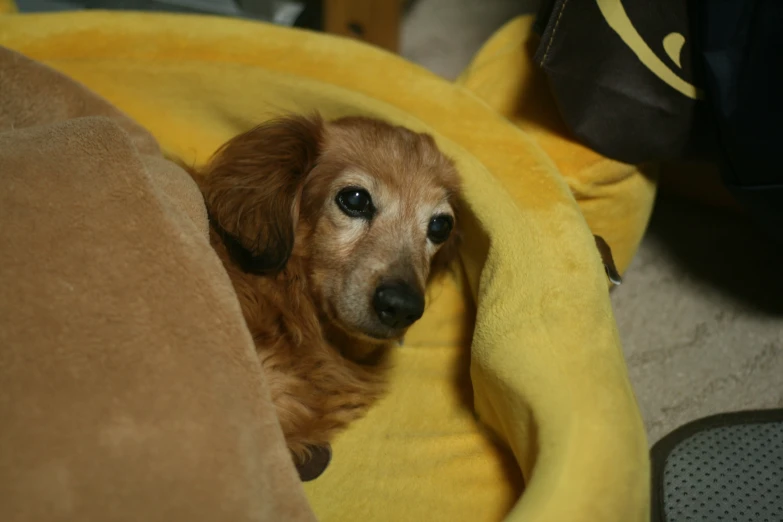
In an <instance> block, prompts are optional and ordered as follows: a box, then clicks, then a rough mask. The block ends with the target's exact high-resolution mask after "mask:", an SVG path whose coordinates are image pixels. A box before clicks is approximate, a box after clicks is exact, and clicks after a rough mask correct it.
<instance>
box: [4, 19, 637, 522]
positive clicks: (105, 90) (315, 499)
mask: <svg viewBox="0 0 783 522" xmlns="http://www.w3.org/2000/svg"><path fill="white" fill-rule="evenodd" d="M0 45H3V46H6V47H9V48H11V49H15V50H17V51H19V52H20V53H22V54H24V55H26V56H28V57H30V58H33V59H35V60H39V61H41V62H43V63H45V64H47V65H49V66H51V67H53V68H54V69H56V70H59V71H61V72H63V73H65V74H66V75H68V76H70V77H71V78H74V79H76V80H78V81H80V82H82V83H83V84H84V85H86V86H87V87H89V88H90V89H92V90H94V91H95V92H97V93H98V94H100V95H102V96H103V97H105V98H106V99H107V100H109V101H110V102H112V103H113V104H114V105H116V106H117V107H119V108H120V109H122V110H123V111H125V112H126V113H127V114H128V115H130V116H131V117H132V118H133V119H135V120H136V121H137V122H139V123H140V124H141V125H143V126H144V127H146V128H147V129H148V130H149V131H150V132H151V133H152V134H153V135H154V136H155V137H156V138H157V140H158V141H159V142H160V144H161V147H162V148H163V150H164V151H165V152H166V153H167V154H169V155H173V156H178V157H180V158H182V159H183V160H185V161H187V162H202V161H204V160H206V159H207V157H208V156H209V155H210V154H211V153H212V152H213V151H214V150H215V149H216V148H217V147H218V146H219V145H220V144H221V143H223V142H224V141H225V140H227V139H228V138H230V137H232V136H234V135H235V134H237V133H239V132H241V131H243V130H245V129H247V128H249V127H250V126H252V125H255V124H257V123H258V122H259V121H261V120H264V119H266V118H269V117H271V116H273V115H275V114H278V113H279V112H281V111H296V112H308V111H311V110H315V109H317V110H319V111H321V113H322V114H323V115H324V116H325V117H327V118H331V117H336V116H341V115H346V114H362V115H369V116H374V117H382V118H385V119H387V120H390V121H393V122H395V123H399V124H404V125H407V126H409V127H411V128H413V129H416V130H422V131H428V132H432V133H433V134H434V136H435V137H436V139H437V141H438V143H439V144H440V146H441V147H442V148H443V149H444V151H445V152H446V153H447V154H449V155H450V156H452V157H453V158H454V159H455V161H456V163H457V166H458V168H459V170H460V172H461V174H462V176H463V181H464V189H465V201H464V205H463V213H462V215H463V216H464V218H463V226H464V228H465V230H464V237H465V243H464V246H463V248H462V250H461V252H460V264H459V269H458V270H457V275H456V276H455V277H453V278H451V279H449V280H447V281H446V282H444V283H442V284H441V285H439V286H437V287H436V288H434V289H433V291H432V292H431V296H430V300H429V304H428V310H427V312H426V313H425V316H424V318H423V319H422V320H421V321H420V323H418V324H417V325H415V327H414V328H413V329H412V330H411V332H410V333H409V335H408V336H407V338H406V340H405V343H404V345H403V346H401V347H400V348H399V350H397V351H396V355H395V359H396V360H395V370H394V373H393V376H392V386H391V392H390V394H389V395H388V397H386V398H385V399H384V400H383V401H382V402H381V403H380V404H379V405H378V406H377V407H375V408H374V409H373V410H372V411H371V413H370V414H369V415H368V417H366V418H365V419H363V420H361V421H359V422H357V423H355V424H354V425H353V426H352V427H351V428H350V429H349V430H348V431H347V432H346V433H344V434H343V435H341V436H340V437H339V438H338V440H336V441H335V443H334V445H333V452H334V456H333V459H332V462H331V464H330V466H329V467H328V468H327V470H326V471H325V473H324V474H323V475H322V476H321V477H319V478H318V479H317V480H315V481H312V482H308V483H306V484H305V485H304V488H305V492H306V495H307V498H308V501H309V504H310V506H311V507H312V510H313V512H314V513H315V515H316V516H317V517H318V518H319V519H320V520H323V521H343V520H373V521H385V520H388V521H395V522H396V521H400V520H471V521H479V520H503V519H505V520H510V521H526V522H544V521H552V522H561V521H565V520H567V521H569V522H580V521H584V522H587V521H590V522H592V521H595V522H612V521H617V522H632V521H642V520H647V519H648V517H649V494H650V492H649V465H648V457H647V443H646V438H645V434H644V428H643V425H642V422H641V418H640V415H639V411H638V409H637V405H636V401H635V398H634V396H633V392H632V390H631V387H630V384H629V382H628V378H627V374H626V368H625V364H624V361H623V356H622V351H621V349H620V345H619V340H618V336H617V331H616V328H615V324H614V320H613V315H612V310H611V306H610V303H609V299H608V295H607V287H606V276H605V274H604V269H603V266H602V263H601V258H600V257H599V254H598V252H597V250H596V248H595V243H594V240H593V236H592V234H591V231H590V229H589V227H588V225H587V222H586V221H585V218H584V216H583V215H582V213H581V212H580V209H579V206H578V205H577V203H576V201H575V199H574V197H573V196H572V194H571V191H570V190H569V186H568V184H567V183H566V181H565V179H564V178H563V177H562V176H561V175H560V174H559V173H558V168H557V163H556V162H555V161H554V160H553V159H552V158H551V157H549V156H548V155H547V154H546V153H545V151H544V150H542V148H541V147H539V146H538V145H537V143H536V140H535V139H533V137H531V135H530V134H528V133H527V132H525V131H523V130H520V128H518V127H517V126H515V125H513V124H512V123H510V122H509V121H508V120H507V119H506V118H504V117H503V115H502V114H499V113H497V112H496V111H494V110H493V109H492V108H491V107H490V106H489V105H488V104H487V103H485V102H484V101H482V100H481V99H480V98H478V97H477V96H476V95H475V94H474V93H472V92H471V91H470V90H468V89H465V88H463V87H461V86H459V85H453V84H450V83H448V82H445V81H443V80H441V79H439V78H437V77H435V76H434V75H432V74H430V73H428V72H427V71H425V70H422V69H421V68H419V67H417V66H415V65H412V64H410V63H408V62H406V61H405V60H403V59H401V58H399V57H397V56H394V55H392V54H389V53H386V52H383V51H380V50H377V49H375V48H372V47H369V46H367V45H363V44H361V43H358V42H354V41H349V40H346V39H342V38H337V37H332V36H327V35H323V34H316V33H309V32H304V31H297V30H292V29H287V28H281V27H275V26H270V25H265V24H260V23H253V22H246V21H239V20H230V19H222V18H216V17H203V16H183V15H163V14H154V15H153V14H134V13H116V12H114V13H106V12H78V13H65V14H47V15H16V14H8V15H3V16H0ZM562 146H563V147H565V148H566V149H567V147H568V146H569V144H568V143H563V144H562ZM574 146H575V145H574ZM117 472H118V473H121V472H122V471H121V470H117ZM193 502H196V503H197V502H198V498H194V499H193Z"/></svg>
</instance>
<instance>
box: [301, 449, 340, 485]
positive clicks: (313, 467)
mask: <svg viewBox="0 0 783 522" xmlns="http://www.w3.org/2000/svg"><path fill="white" fill-rule="evenodd" d="M308 449H309V450H310V456H309V457H308V458H306V459H305V460H304V461H303V462H296V461H295V463H296V470H297V471H298V472H299V478H300V479H301V480H302V482H309V481H311V480H315V479H317V478H318V477H320V476H321V474H322V473H323V472H324V470H325V469H326V467H327V466H328V465H329V462H331V460H332V447H331V446H330V445H329V444H327V445H325V446H310V447H309V448H308Z"/></svg>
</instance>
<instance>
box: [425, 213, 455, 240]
mask: <svg viewBox="0 0 783 522" xmlns="http://www.w3.org/2000/svg"><path fill="white" fill-rule="evenodd" d="M453 227H454V218H452V217H451V216H448V215H446V214H443V215H441V216H435V217H434V218H432V219H431V220H430V224H429V226H428V227H427V237H428V238H429V240H430V241H432V242H433V243H435V244H436V245H437V244H439V243H443V242H444V241H446V240H447V239H448V238H449V234H451V229H452V228H453Z"/></svg>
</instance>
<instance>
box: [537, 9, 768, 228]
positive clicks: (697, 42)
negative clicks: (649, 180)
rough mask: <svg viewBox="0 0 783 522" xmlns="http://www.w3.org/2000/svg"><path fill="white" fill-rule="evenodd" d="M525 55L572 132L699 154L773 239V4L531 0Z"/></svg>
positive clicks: (639, 153) (588, 138)
mask: <svg viewBox="0 0 783 522" xmlns="http://www.w3.org/2000/svg"><path fill="white" fill-rule="evenodd" d="M536 30H537V31H538V33H539V34H540V35H541V41H540V44H539V47H538V49H537V52H536V56H535V59H536V62H537V63H538V64H539V65H540V66H541V67H542V68H543V70H544V71H545V74H546V75H547V77H548V80H549V84H550V87H551V89H552V93H553V95H554V98H555V99H556V101H557V104H558V107H559V110H560V114H561V116H562V118H563V120H564V121H565V123H566V125H567V126H568V127H569V129H570V130H571V131H572V132H573V133H574V135H575V136H576V138H577V139H579V140H580V141H581V142H583V143H584V144H585V145H587V146H589V147H591V148H592V149H594V150H595V151H596V152H599V153H600V154H603V155H604V156H607V157H609V158H612V159H616V160H619V161H624V162H627V163H635V164H639V163H646V162H662V161H669V160H676V159H709V160H713V161H715V162H717V163H718V164H719V165H720V166H721V169H722V173H723V178H724V182H725V183H726V185H727V186H728V187H729V188H730V189H731V190H732V191H733V193H734V194H735V195H736V196H737V198H738V200H740V201H741V202H744V203H745V205H746V206H747V207H748V209H749V210H750V211H751V212H752V213H754V214H755V215H756V216H757V217H758V218H759V221H760V222H761V223H762V224H764V225H765V226H766V227H767V228H768V229H769V230H771V231H772V232H773V233H775V234H776V235H778V236H780V237H783V158H781V157H779V156H778V155H777V154H776V152H777V151H778V149H780V150H783V0H691V1H683V0H657V1H649V0H570V1H569V0H543V3H542V5H541V10H540V12H539V16H538V19H537V21H536Z"/></svg>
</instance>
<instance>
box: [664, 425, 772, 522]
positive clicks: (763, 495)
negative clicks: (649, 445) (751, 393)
mask: <svg viewBox="0 0 783 522" xmlns="http://www.w3.org/2000/svg"><path fill="white" fill-rule="evenodd" d="M652 464H653V491H652V502H653V506H652V508H653V517H652V519H653V521H654V522H724V521H725V522H783V410H765V411H752V412H739V413H731V414H723V415H716V416H713V417H708V418H705V419H701V420H698V421H695V422H693V423H690V424H687V425H685V426H683V427H681V428H679V429H678V430H676V431H674V432H673V433H671V434H669V435H668V436H667V437H665V438H664V439H662V440H661V441H659V442H658V443H657V444H656V445H655V447H653V450H652Z"/></svg>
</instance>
